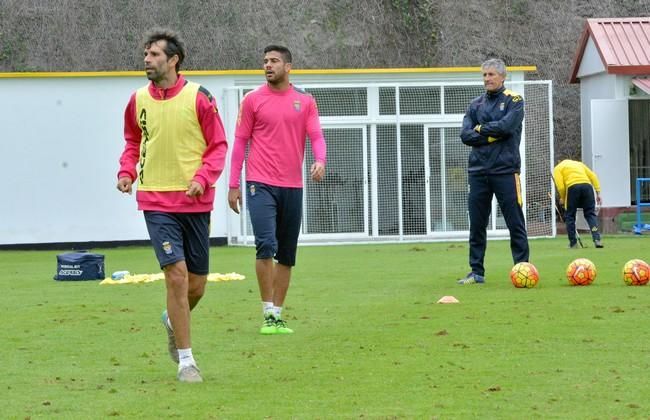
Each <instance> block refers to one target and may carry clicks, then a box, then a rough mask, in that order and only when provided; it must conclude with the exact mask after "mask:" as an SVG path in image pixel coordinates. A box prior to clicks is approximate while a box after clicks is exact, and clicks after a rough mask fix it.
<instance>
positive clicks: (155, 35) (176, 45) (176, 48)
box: [144, 28, 185, 73]
mask: <svg viewBox="0 0 650 420" xmlns="http://www.w3.org/2000/svg"><path fill="white" fill-rule="evenodd" d="M158 41H166V44H167V45H165V50H164V51H165V55H167V57H170V58H171V57H173V56H175V55H177V56H178V62H177V63H176V73H178V70H179V69H180V68H181V64H182V63H183V60H184V59H185V44H184V43H183V40H182V39H181V37H180V36H179V35H178V33H177V32H174V31H172V30H170V29H160V28H156V29H152V30H151V31H149V32H147V34H146V35H145V41H144V47H145V48H149V47H151V44H153V43H155V42H158Z"/></svg>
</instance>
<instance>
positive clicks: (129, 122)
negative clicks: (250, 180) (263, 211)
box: [117, 75, 228, 213]
mask: <svg viewBox="0 0 650 420" xmlns="http://www.w3.org/2000/svg"><path fill="white" fill-rule="evenodd" d="M184 85H185V78H184V77H183V76H182V75H179V76H178V81H177V82H176V84H175V85H174V86H172V87H170V88H167V89H160V88H158V87H156V86H155V85H154V84H153V83H149V87H148V88H149V93H150V94H151V96H152V97H153V98H154V99H157V100H165V99H170V98H173V97H174V96H176V95H178V93H179V92H180V91H181V90H182V89H183V86H184ZM196 116H197V118H198V122H199V125H200V126H201V131H202V132H203V137H204V139H205V143H206V146H207V147H206V149H205V152H204V153H203V157H202V159H201V161H202V163H201V166H200V167H199V169H198V170H197V171H196V173H195V174H194V177H193V178H192V180H193V181H196V182H198V183H200V184H201V185H202V186H203V189H204V193H203V194H202V195H201V196H198V197H188V196H187V195H185V191H165V192H162V191H140V190H138V191H137V192H136V200H137V202H138V209H139V210H152V211H164V212H170V213H202V212H209V211H212V208H213V206H214V204H213V203H214V195H215V188H214V183H215V182H217V179H218V178H219V176H220V175H221V172H222V171H223V168H224V165H225V160H226V151H227V150H228V142H227V141H226V135H225V131H224V128H223V123H222V122H221V118H220V117H219V113H218V112H217V104H216V101H215V99H214V97H213V96H212V95H210V94H209V93H208V91H207V90H205V89H200V90H199V92H198V94H197V95H196ZM124 139H125V140H126V145H125V147H124V151H123V152H122V156H121V157H120V169H119V172H118V175H117V176H118V179H119V178H121V177H123V176H128V177H130V178H131V179H132V180H133V181H135V180H136V179H137V173H136V165H137V163H138V161H139V159H140V141H141V139H142V131H141V130H140V126H139V125H138V120H137V106H136V99H135V93H134V94H133V95H131V98H130V100H129V103H128V104H127V106H126V110H125V111H124ZM188 184H189V183H188ZM188 186H189V185H188Z"/></svg>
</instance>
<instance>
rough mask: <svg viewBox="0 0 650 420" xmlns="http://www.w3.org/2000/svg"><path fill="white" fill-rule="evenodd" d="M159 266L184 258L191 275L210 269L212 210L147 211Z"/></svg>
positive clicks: (202, 273) (162, 266)
mask: <svg viewBox="0 0 650 420" xmlns="http://www.w3.org/2000/svg"><path fill="white" fill-rule="evenodd" d="M144 220H145V222H146V223H147V230H148V231H149V237H150V238H151V244H152V245H153V249H154V251H155V252H156V257H157V258H158V263H160V268H164V267H166V266H168V265H170V264H174V263H176V262H178V261H183V260H185V264H187V270H188V271H189V272H190V273H192V274H198V275H206V274H208V273H209V272H210V213H209V212H208V213H165V212H161V211H145V212H144Z"/></svg>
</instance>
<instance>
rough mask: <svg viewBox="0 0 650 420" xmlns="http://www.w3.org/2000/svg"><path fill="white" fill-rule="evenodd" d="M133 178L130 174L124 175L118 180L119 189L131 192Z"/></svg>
mask: <svg viewBox="0 0 650 420" xmlns="http://www.w3.org/2000/svg"><path fill="white" fill-rule="evenodd" d="M132 187H133V180H132V179H131V178H130V177H128V176H123V177H121V178H120V179H118V180H117V189H118V190H119V191H121V192H123V193H128V194H131V192H132V191H133V188H132Z"/></svg>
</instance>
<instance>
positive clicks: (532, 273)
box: [510, 262, 539, 288]
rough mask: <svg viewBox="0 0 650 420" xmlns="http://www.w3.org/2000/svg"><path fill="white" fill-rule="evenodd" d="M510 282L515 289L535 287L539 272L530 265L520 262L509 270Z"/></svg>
mask: <svg viewBox="0 0 650 420" xmlns="http://www.w3.org/2000/svg"><path fill="white" fill-rule="evenodd" d="M510 281H512V284H513V285H514V286H515V287H517V288H524V287H527V288H530V287H535V286H537V282H539V272H538V271H537V268H535V266H534V265H532V264H531V263H529V262H520V263H517V264H515V266H514V267H512V270H510Z"/></svg>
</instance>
